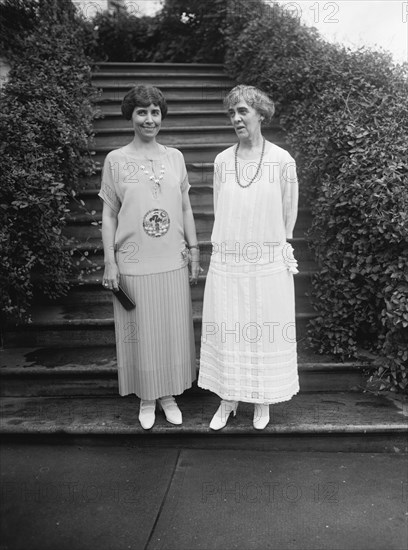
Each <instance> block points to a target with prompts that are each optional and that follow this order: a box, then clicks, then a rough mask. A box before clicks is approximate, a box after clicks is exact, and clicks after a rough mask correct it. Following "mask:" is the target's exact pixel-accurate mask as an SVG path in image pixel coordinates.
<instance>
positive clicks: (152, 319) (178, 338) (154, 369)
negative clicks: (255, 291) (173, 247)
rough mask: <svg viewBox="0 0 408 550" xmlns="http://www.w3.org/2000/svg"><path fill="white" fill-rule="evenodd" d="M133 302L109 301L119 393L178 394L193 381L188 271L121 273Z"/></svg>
mask: <svg viewBox="0 0 408 550" xmlns="http://www.w3.org/2000/svg"><path fill="white" fill-rule="evenodd" d="M120 282H121V285H123V288H124V290H125V291H126V292H127V293H128V295H129V296H130V297H131V298H132V299H133V300H134V302H135V303H136V308H135V309H133V310H130V311H127V310H125V309H124V308H123V307H122V305H121V304H120V302H119V300H118V299H117V298H116V297H114V298H113V308H114V317H115V335H116V352H117V363H118V381H119V394H120V395H122V396H123V395H129V394H133V393H134V394H136V395H137V396H138V397H140V398H141V399H149V400H151V399H157V398H159V397H163V396H165V395H179V394H181V393H183V392H184V390H186V389H187V388H190V387H191V385H192V382H193V381H194V379H195V373H196V367H195V344H194V329H193V317H192V305H191V294H190V285H189V280H188V268H187V267H183V268H181V269H177V270H174V271H169V272H165V273H156V274H153V275H137V276H131V275H121V276H120Z"/></svg>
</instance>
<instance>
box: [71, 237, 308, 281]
mask: <svg viewBox="0 0 408 550" xmlns="http://www.w3.org/2000/svg"><path fill="white" fill-rule="evenodd" d="M248 250H249V249H248ZM252 250H255V248H253V249H252ZM211 256H212V252H211V249H210V248H207V247H205V248H202V249H201V252H200V264H201V267H202V268H203V269H204V271H205V272H206V271H207V270H208V266H209V263H210V260H211ZM295 257H296V259H297V261H298V269H299V271H300V272H301V273H302V272H303V273H305V272H311V271H315V270H316V267H317V266H316V263H315V262H314V260H313V256H312V253H311V252H310V250H309V249H308V247H307V244H306V243H305V242H303V243H302V244H301V245H297V246H296V249H295ZM132 258H133V256H132ZM73 260H74V262H75V265H76V264H77V262H79V264H78V266H79V269H84V267H85V266H86V264H89V267H92V266H94V267H103V262H104V257H103V251H102V249H101V248H99V249H97V250H94V251H92V250H89V251H85V253H84V251H82V252H80V251H78V252H76V253H75V255H74V257H73ZM295 280H298V276H296V277H295Z"/></svg>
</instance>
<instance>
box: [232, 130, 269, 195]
mask: <svg viewBox="0 0 408 550" xmlns="http://www.w3.org/2000/svg"><path fill="white" fill-rule="evenodd" d="M238 149H239V143H237V146H236V148H235V180H236V182H237V183H238V185H239V186H240V187H242V188H243V189H245V188H246V187H249V186H250V185H251V184H252V183H253V182H254V181H255V180H256V178H257V176H258V174H259V170H260V169H261V164H262V161H263V157H264V153H265V138H263V143H262V153H261V158H260V159H259V164H258V168H257V169H256V172H255V175H254V177H253V178H252V179H251V181H250V182H249V183H247V184H246V185H242V183H240V181H239V171H238Z"/></svg>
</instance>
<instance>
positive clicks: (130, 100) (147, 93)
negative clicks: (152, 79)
mask: <svg viewBox="0 0 408 550" xmlns="http://www.w3.org/2000/svg"><path fill="white" fill-rule="evenodd" d="M152 103H153V105H157V106H158V107H160V111H161V115H162V119H164V118H165V116H166V115H167V103H166V100H165V99H164V95H163V94H162V92H161V91H160V90H159V88H156V86H151V85H145V84H139V85H137V86H133V88H131V89H130V90H129V91H128V92H127V94H126V95H125V97H124V98H123V100H122V107H121V109H122V114H123V116H124V117H125V118H126V120H131V118H132V114H133V111H134V110H135V107H148V106H149V105H151V104H152Z"/></svg>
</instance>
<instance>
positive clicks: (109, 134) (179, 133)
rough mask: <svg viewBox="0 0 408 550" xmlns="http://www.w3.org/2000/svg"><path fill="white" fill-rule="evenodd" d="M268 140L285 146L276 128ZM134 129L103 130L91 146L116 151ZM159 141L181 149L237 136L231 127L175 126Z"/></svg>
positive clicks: (164, 130) (267, 133)
mask: <svg viewBox="0 0 408 550" xmlns="http://www.w3.org/2000/svg"><path fill="white" fill-rule="evenodd" d="M263 134H264V136H265V138H266V139H268V140H270V141H272V142H273V143H275V144H276V145H281V146H282V145H283V143H284V139H283V134H282V132H280V131H278V130H275V129H274V128H267V129H265V130H264V132H263ZM133 136H134V131H133V128H102V129H101V130H99V131H98V132H96V134H95V137H94V138H93V140H92V143H91V144H90V147H91V148H95V149H98V148H100V147H110V148H111V149H116V148H118V147H123V146H124V145H127V144H128V143H130V142H131V141H132V139H133ZM157 139H158V141H159V142H160V143H162V144H163V145H168V146H170V147H179V146H180V145H181V144H184V143H185V144H187V143H188V144H204V143H205V144H208V143H212V144H218V143H225V142H226V141H228V140H231V141H232V142H233V143H234V142H236V134H235V132H234V130H233V128H232V127H231V126H227V125H224V126H195V127H194V126H173V127H163V128H162V129H161V130H160V134H159V136H158V138H157Z"/></svg>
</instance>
